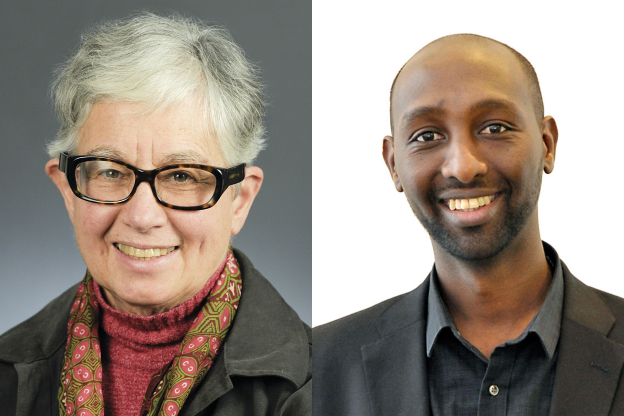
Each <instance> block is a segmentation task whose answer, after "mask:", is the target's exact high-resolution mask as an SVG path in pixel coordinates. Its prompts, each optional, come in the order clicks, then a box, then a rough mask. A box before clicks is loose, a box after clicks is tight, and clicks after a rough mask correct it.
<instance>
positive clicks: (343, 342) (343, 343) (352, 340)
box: [312, 294, 406, 352]
mask: <svg viewBox="0 0 624 416" xmlns="http://www.w3.org/2000/svg"><path fill="white" fill-rule="evenodd" d="M405 295H406V294H402V295H399V296H395V297H393V298H390V299H386V300H385V301H383V302H380V303H378V304H376V305H373V306H371V307H369V308H367V309H364V310H361V311H359V312H355V313H353V314H351V315H347V316H345V317H343V318H340V319H337V320H335V321H332V322H328V323H326V324H323V325H319V326H316V327H314V328H313V329H312V334H313V339H314V345H315V348H314V350H315V352H316V350H317V348H323V347H324V346H327V347H329V348H330V349H334V348H337V347H338V348H344V347H347V346H349V345H352V346H354V347H358V346H362V345H363V344H366V343H368V342H372V341H374V340H376V339H378V338H379V331H378V329H377V327H376V323H377V320H378V319H379V317H380V316H381V315H383V313H384V312H385V311H386V310H387V309H388V308H389V307H391V306H392V305H394V304H395V303H396V302H398V301H399V300H400V299H402V298H403V297H404V296H405Z"/></svg>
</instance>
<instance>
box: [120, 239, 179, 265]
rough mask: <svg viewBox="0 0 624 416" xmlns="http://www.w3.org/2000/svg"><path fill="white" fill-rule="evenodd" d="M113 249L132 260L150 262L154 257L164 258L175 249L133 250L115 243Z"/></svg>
mask: <svg viewBox="0 0 624 416" xmlns="http://www.w3.org/2000/svg"><path fill="white" fill-rule="evenodd" d="M115 247H117V248H118V249H119V251H121V252H122V253H124V254H127V255H128V256H130V257H132V258H133V259H134V260H142V261H146V260H151V259H155V258H156V257H160V256H165V255H167V254H169V253H171V252H172V251H173V250H175V247H169V248H147V249H142V248H134V247H132V246H126V245H124V244H119V243H115Z"/></svg>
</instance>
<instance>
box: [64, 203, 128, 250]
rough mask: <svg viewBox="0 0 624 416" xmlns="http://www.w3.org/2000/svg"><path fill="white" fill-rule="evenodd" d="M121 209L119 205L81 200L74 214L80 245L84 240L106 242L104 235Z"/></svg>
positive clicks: (91, 242) (93, 242)
mask: <svg viewBox="0 0 624 416" xmlns="http://www.w3.org/2000/svg"><path fill="white" fill-rule="evenodd" d="M119 210H120V208H119V207H117V206H106V205H99V204H93V203H90V202H87V201H79V202H78V203H77V204H76V210H75V215H74V228H75V232H76V239H77V240H78V243H79V245H80V244H81V243H83V242H88V243H89V244H97V243H98V241H99V242H104V241H103V240H104V236H105V234H106V232H107V231H108V230H109V229H110V228H111V226H112V225H113V223H114V222H115V219H116V218H117V214H118V213H119Z"/></svg>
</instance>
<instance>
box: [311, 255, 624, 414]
mask: <svg viewBox="0 0 624 416" xmlns="http://www.w3.org/2000/svg"><path fill="white" fill-rule="evenodd" d="M562 266H563V278H564V285H565V294H564V304H563V318H562V324H561V337H560V338H559V346H558V349H559V358H558V361H557V367H556V375H555V384H554V388H553V397H552V402H551V407H550V415H551V416H607V415H610V416H615V415H624V376H623V375H622V364H623V363H624V299H621V298H619V297H617V296H613V295H610V294H608V293H605V292H601V291H599V290H596V289H593V288H590V287H588V286H586V285H584V284H583V283H582V282H581V281H579V280H578V279H577V278H575V277H574V276H573V275H572V273H570V271H569V270H568V268H567V267H566V266H565V264H563V263H562ZM428 291H429V278H427V279H426V280H425V281H424V282H423V283H422V284H421V285H420V286H419V287H417V288H416V289H414V290H413V291H411V292H409V293H406V294H404V295H401V296H397V297H395V298H392V299H389V300H387V301H385V302H382V303H380V304H378V305H375V306H373V307H371V308H369V309H366V310H364V311H361V312H358V313H355V314H353V315H350V316H347V317H345V318H342V319H339V320H337V321H334V322H331V323H329V324H326V325H322V326H319V327H316V328H314V329H313V339H314V348H313V357H314V358H313V367H312V371H313V374H314V379H315V381H314V386H313V401H312V403H313V407H312V414H313V415H315V416H328V415H331V416H341V415H356V416H381V415H388V416H398V415H410V416H420V415H422V416H429V415H430V414H431V409H430V405H429V387H428V382H427V361H426V360H427V358H426V348H425V330H426V327H427V294H428Z"/></svg>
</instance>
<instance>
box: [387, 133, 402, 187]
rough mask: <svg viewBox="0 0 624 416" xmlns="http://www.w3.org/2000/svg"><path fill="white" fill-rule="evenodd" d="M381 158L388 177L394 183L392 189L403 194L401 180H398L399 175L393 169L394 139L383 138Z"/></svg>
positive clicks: (389, 137)
mask: <svg viewBox="0 0 624 416" xmlns="http://www.w3.org/2000/svg"><path fill="white" fill-rule="evenodd" d="M383 158H384V161H385V162H386V166H387V167H388V170H389V171H390V176H391V177H392V181H393V182H394V187H395V188H396V190H397V191H399V192H403V186H402V185H401V180H400V179H399V175H397V173H396V170H395V168H394V167H395V165H394V138H393V137H392V136H386V137H384V138H383Z"/></svg>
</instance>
